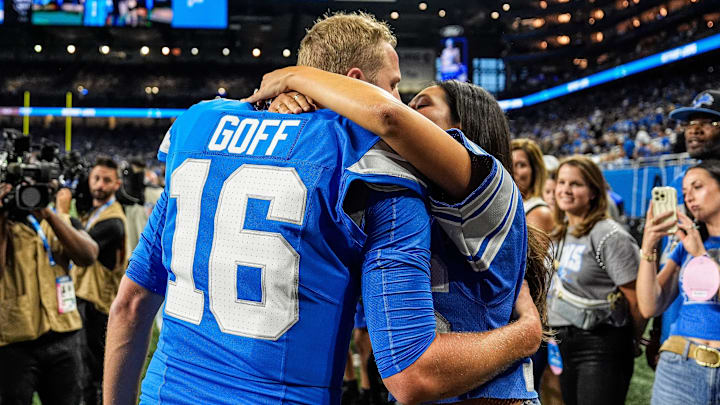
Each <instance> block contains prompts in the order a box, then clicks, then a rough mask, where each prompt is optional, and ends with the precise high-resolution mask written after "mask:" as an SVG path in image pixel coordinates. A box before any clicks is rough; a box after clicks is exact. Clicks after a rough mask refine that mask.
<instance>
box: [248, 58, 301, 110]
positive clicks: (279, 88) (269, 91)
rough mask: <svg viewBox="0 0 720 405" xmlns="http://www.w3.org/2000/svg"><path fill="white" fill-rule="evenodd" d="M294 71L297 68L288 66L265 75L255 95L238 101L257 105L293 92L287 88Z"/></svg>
mask: <svg viewBox="0 0 720 405" xmlns="http://www.w3.org/2000/svg"><path fill="white" fill-rule="evenodd" d="M296 69H297V66H290V67H286V68H282V69H277V70H273V71H272V72H270V73H266V74H265V75H264V76H263V79H262V83H260V88H259V89H258V90H257V91H256V92H255V94H253V95H252V96H250V97H248V98H244V99H242V100H240V101H245V102H248V103H257V102H259V101H264V100H269V99H271V98H275V97H277V96H279V95H280V94H282V93H287V92H289V91H291V90H293V89H291V88H290V87H288V86H289V84H288V80H289V79H290V77H291V76H292V75H293V72H294V71H295V70H296Z"/></svg>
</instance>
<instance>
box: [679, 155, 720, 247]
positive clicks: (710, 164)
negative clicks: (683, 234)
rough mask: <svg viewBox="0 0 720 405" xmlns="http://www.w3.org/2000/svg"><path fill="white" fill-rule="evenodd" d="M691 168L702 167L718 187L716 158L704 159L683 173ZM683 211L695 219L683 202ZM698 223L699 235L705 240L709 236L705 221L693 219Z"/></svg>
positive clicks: (719, 166)
mask: <svg viewBox="0 0 720 405" xmlns="http://www.w3.org/2000/svg"><path fill="white" fill-rule="evenodd" d="M692 169H703V170H705V171H707V172H708V173H710V177H712V178H713V179H715V182H716V183H717V184H718V187H719V188H720V160H717V159H706V160H703V161H702V162H700V163H698V164H696V165H695V166H693V167H691V168H689V169H688V170H687V171H686V172H685V173H686V174H687V172H689V171H690V170H692ZM685 212H687V213H688V217H690V218H691V219H692V220H695V218H694V217H693V216H692V213H690V210H689V209H688V207H687V204H685ZM695 222H697V225H698V231H700V236H701V237H702V240H703V242H705V241H706V240H707V239H708V238H709V237H710V233H709V232H708V229H707V224H706V223H705V222H701V221H695Z"/></svg>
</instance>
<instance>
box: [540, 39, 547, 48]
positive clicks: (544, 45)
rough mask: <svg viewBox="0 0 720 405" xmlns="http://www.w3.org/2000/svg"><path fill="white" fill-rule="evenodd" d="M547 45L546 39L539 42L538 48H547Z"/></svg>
mask: <svg viewBox="0 0 720 405" xmlns="http://www.w3.org/2000/svg"><path fill="white" fill-rule="evenodd" d="M547 46H548V44H547V41H542V42H540V49H547Z"/></svg>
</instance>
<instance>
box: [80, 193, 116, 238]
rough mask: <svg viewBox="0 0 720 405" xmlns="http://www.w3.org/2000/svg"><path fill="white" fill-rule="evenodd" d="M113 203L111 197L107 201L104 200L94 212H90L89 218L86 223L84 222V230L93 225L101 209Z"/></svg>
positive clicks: (103, 209)
mask: <svg viewBox="0 0 720 405" xmlns="http://www.w3.org/2000/svg"><path fill="white" fill-rule="evenodd" d="M113 203H115V198H111V199H110V200H109V201H108V202H106V203H105V204H103V205H101V206H100V207H98V209H96V210H95V212H94V213H93V214H92V216H91V217H90V219H88V221H87V223H86V224H85V230H86V231H87V230H89V229H90V228H91V227H92V226H93V224H94V223H95V221H97V219H98V217H99V216H100V214H102V212H103V211H105V210H106V209H108V207H110V206H111V205H113Z"/></svg>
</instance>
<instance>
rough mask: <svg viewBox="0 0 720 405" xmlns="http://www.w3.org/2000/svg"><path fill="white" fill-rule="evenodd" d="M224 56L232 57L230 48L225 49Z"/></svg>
mask: <svg viewBox="0 0 720 405" xmlns="http://www.w3.org/2000/svg"><path fill="white" fill-rule="evenodd" d="M222 54H223V55H224V56H228V55H230V48H223V50H222Z"/></svg>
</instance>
